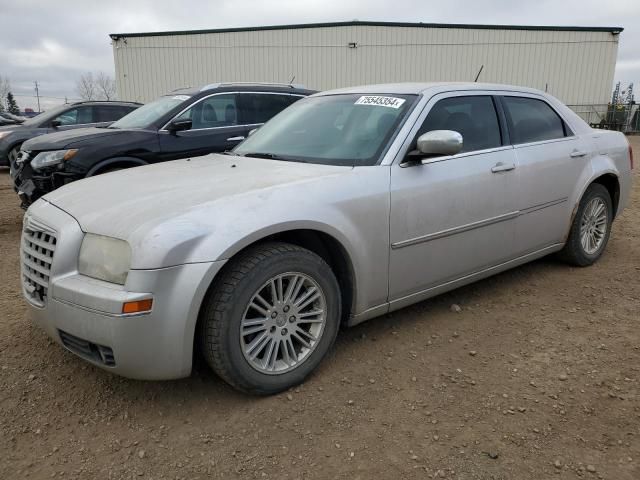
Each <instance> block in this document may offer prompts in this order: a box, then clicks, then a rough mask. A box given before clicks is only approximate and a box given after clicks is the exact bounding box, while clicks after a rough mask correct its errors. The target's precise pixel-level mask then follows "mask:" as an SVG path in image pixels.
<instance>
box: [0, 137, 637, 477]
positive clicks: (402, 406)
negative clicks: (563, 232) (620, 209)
mask: <svg viewBox="0 0 640 480" xmlns="http://www.w3.org/2000/svg"><path fill="white" fill-rule="evenodd" d="M633 142H634V144H635V151H636V152H637V155H639V156H640V137H634V138H633ZM638 172H640V169H638V168H636V170H635V176H636V177H638V176H639V173H638ZM636 183H637V180H636ZM0 205H1V206H2V208H1V209H0V252H2V257H1V258H0V278H1V279H2V288H3V293H2V295H1V296H0V312H1V313H0V369H1V370H0V478H2V479H14V478H61V477H62V478H77V479H91V478H102V479H120V478H127V479H129V478H171V479H189V480H191V479H198V478H199V479H204V478H224V479H229V478H278V479H289V478H291V479H294V478H327V479H329V478H331V479H342V478H344V479H370V478H376V479H386V478H389V479H398V478H421V479H423V478H451V479H453V478H456V479H529V478H531V479H541V478H585V479H589V478H594V479H595V478H607V479H611V480H624V479H638V478H640V402H639V397H638V394H639V393H640V392H639V387H640V333H639V326H640V325H639V320H640V317H639V314H638V312H639V307H640V189H638V188H636V189H635V192H634V195H633V201H632V204H631V206H630V208H629V209H628V210H627V211H626V212H625V213H624V215H623V216H622V217H620V218H619V219H618V220H617V221H616V223H615V224H614V229H613V235H612V238H611V241H610V243H609V247H608V249H607V252H606V253H605V255H604V257H603V258H602V259H601V261H600V262H599V263H597V264H596V265H595V266H593V267H590V268H585V269H578V268H571V267H568V266H566V265H563V264H561V263H558V262H556V261H555V260H553V259H543V260H541V261H537V262H534V263H532V264H529V265H526V266H524V267H521V268H517V269H515V270H512V271H510V272H507V273H504V274H501V275H498V276H496V277H493V278H491V279H488V280H484V281H481V282H479V283H476V284H474V285H471V286H468V287H465V288H461V289H459V290H456V291H454V292H451V293H449V294H446V295H444V296H441V297H438V298H436V299H433V300H431V301H427V302H423V303H420V304H418V305H415V306H413V307H410V308H406V309H404V310H401V311H399V312H396V313H394V314H391V315H387V316H386V317H383V318H379V319H376V320H373V321H371V322H368V323H366V324H363V325H361V326H358V327H355V328H353V329H350V330H346V331H344V332H342V334H341V335H340V337H339V340H338V342H337V345H336V347H335V348H334V349H333V351H332V354H331V356H330V358H328V359H327V361H325V362H324V363H323V364H322V365H321V367H320V369H319V371H318V372H317V373H316V374H315V375H313V376H312V377H311V378H310V379H309V380H308V381H307V382H306V383H305V384H304V385H302V386H300V387H299V388H296V389H295V390H293V391H290V392H285V393H283V394H281V395H277V396H273V397H270V398H253V397H248V396H244V395H241V394H239V393H236V392H235V391H233V390H231V388H229V387H227V386H226V385H225V384H223V383H222V382H221V381H220V380H218V379H217V378H215V377H214V376H213V375H212V374H211V373H210V372H209V371H208V370H207V369H206V368H205V367H204V366H202V365H198V366H196V369H195V372H194V373H193V375H192V376H191V377H190V378H188V379H184V380H181V381H173V382H140V381H132V380H126V379H122V378H118V377H115V376H113V375H111V374H109V373H107V372H104V371H102V370H99V369H97V368H94V367H93V366H91V365H88V364H87V363H85V362H83V361H81V360H79V359H78V358H76V357H75V356H74V355H72V354H71V353H68V352H66V351H65V350H63V349H62V348H61V347H59V346H58V345H57V344H54V343H53V342H52V341H50V340H49V339H48V338H47V337H46V336H45V335H44V334H43V333H42V332H40V331H39V330H37V329H35V328H33V327H32V326H31V324H30V322H29V319H28V315H27V310H26V308H25V304H24V302H23V300H22V297H21V293H20V284H19V262H18V244H19V236H20V225H21V217H22V212H21V210H20V209H19V208H18V201H17V197H16V196H15V194H14V192H13V191H12V189H11V188H10V186H9V176H8V172H7V171H6V170H0ZM453 305H458V306H460V309H459V311H457V310H458V309H457V308H455V307H454V306H453Z"/></svg>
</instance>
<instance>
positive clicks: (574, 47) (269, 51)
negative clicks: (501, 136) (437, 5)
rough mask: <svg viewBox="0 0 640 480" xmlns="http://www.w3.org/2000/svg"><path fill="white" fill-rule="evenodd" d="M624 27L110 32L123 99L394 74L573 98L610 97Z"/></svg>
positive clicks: (371, 25) (394, 77)
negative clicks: (228, 85) (209, 87)
mask: <svg viewBox="0 0 640 480" xmlns="http://www.w3.org/2000/svg"><path fill="white" fill-rule="evenodd" d="M621 31H622V28H617V27H611V28H609V27H539V26H500V25H448V24H428V23H388V22H361V21H352V22H343V23H323V24H305V25H286V26H268V27H254V28H232V29H219V30H198V31H183V32H157V33H119V34H112V35H111V38H112V44H113V56H114V60H115V67H116V83H117V88H118V94H119V96H120V98H121V99H126V100H137V101H142V102H146V101H149V100H152V99H153V98H155V97H157V96H158V95H161V94H163V93H166V92H168V91H171V90H173V89H175V88H179V87H184V86H198V85H205V84H208V83H212V82H218V81H261V82H289V81H291V79H292V78H294V77H295V83H302V84H304V85H306V86H307V87H309V88H313V89H318V90H326V89H331V88H336V87H344V86H350V85H359V84H367V83H382V82H397V81H442V80H444V81H473V80H474V79H475V77H476V75H477V74H478V72H479V71H480V69H481V68H482V72H481V74H480V79H479V80H480V81H482V82H496V83H508V84H515V85H524V86H528V87H534V88H538V89H541V90H547V91H548V92H550V93H551V94H553V95H555V96H557V97H558V98H560V99H561V100H563V101H564V102H565V103H568V104H583V105H585V104H588V105H591V104H602V103H604V104H606V103H607V102H608V101H609V98H610V94H611V88H612V84H613V74H614V69H615V64H616V56H617V52H618V39H619V33H620V32H621Z"/></svg>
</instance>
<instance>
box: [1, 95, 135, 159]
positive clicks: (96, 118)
mask: <svg viewBox="0 0 640 480" xmlns="http://www.w3.org/2000/svg"><path fill="white" fill-rule="evenodd" d="M140 105H141V104H140V103H135V102H106V101H105V102H100V101H89V102H75V103H66V104H64V105H61V106H60V107H56V108H54V109H51V110H48V111H46V112H43V113H41V114H40V115H37V116H35V117H33V118H30V119H28V120H25V121H23V122H21V123H20V124H16V125H9V126H6V127H0V166H9V165H10V163H11V162H15V161H16V159H17V156H18V152H19V151H20V146H21V145H22V144H23V143H24V142H26V141H27V140H29V139H30V138H33V137H37V136H38V135H44V134H45V133H51V132H58V131H63V130H70V129H73V128H82V127H88V126H96V127H98V126H107V125H109V124H111V122H114V121H115V120H119V119H120V118H122V117H124V116H125V115H127V114H129V113H131V112H132V111H133V110H135V109H136V108H138V107H139V106H140Z"/></svg>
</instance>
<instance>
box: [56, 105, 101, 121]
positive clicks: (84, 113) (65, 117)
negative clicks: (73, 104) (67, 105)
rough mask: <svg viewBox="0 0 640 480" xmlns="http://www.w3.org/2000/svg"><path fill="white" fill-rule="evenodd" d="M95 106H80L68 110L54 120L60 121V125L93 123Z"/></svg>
mask: <svg viewBox="0 0 640 480" xmlns="http://www.w3.org/2000/svg"><path fill="white" fill-rule="evenodd" d="M92 110H93V107H78V108H72V109H71V110H67V111H66V112H64V113H61V114H60V115H58V116H57V117H56V118H55V119H54V120H57V121H59V122H60V125H82V124H85V123H93V121H94V120H93V114H92Z"/></svg>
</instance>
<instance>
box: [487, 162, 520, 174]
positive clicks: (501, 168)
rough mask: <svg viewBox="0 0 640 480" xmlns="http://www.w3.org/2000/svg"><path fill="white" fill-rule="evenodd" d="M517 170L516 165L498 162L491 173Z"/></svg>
mask: <svg viewBox="0 0 640 480" xmlns="http://www.w3.org/2000/svg"><path fill="white" fill-rule="evenodd" d="M515 168H516V164H515V163H503V162H498V163H496V164H495V165H494V166H493V167H491V171H492V172H493V173H498V172H508V171H509V170H514V169H515Z"/></svg>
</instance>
